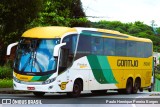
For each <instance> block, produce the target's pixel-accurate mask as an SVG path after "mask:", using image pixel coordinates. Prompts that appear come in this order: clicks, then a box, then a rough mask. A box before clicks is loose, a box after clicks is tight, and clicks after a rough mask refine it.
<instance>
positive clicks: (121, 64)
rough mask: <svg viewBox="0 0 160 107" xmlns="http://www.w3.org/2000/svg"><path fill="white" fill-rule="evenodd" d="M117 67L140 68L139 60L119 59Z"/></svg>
mask: <svg viewBox="0 0 160 107" xmlns="http://www.w3.org/2000/svg"><path fill="white" fill-rule="evenodd" d="M117 66H118V67H138V60H126V59H125V60H123V59H118V60H117Z"/></svg>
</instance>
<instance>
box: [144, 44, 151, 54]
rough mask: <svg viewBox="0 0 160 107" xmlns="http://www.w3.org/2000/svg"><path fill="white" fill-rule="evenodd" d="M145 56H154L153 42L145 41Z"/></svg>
mask: <svg viewBox="0 0 160 107" xmlns="http://www.w3.org/2000/svg"><path fill="white" fill-rule="evenodd" d="M144 49H145V52H144V57H150V56H152V44H151V43H144Z"/></svg>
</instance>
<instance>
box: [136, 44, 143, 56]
mask: <svg viewBox="0 0 160 107" xmlns="http://www.w3.org/2000/svg"><path fill="white" fill-rule="evenodd" d="M136 45H137V46H136V56H137V57H144V53H145V50H144V43H143V42H136Z"/></svg>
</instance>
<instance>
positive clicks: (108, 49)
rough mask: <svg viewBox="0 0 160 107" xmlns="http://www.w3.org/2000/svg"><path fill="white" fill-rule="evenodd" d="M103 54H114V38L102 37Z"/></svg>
mask: <svg viewBox="0 0 160 107" xmlns="http://www.w3.org/2000/svg"><path fill="white" fill-rule="evenodd" d="M104 55H105V56H114V55H115V39H109V38H104Z"/></svg>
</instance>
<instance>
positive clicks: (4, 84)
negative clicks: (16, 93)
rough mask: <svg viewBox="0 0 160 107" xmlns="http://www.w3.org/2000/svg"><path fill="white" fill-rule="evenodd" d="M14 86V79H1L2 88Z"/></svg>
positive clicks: (0, 85)
mask: <svg viewBox="0 0 160 107" xmlns="http://www.w3.org/2000/svg"><path fill="white" fill-rule="evenodd" d="M12 87H13V81H12V79H11V80H7V79H0V88H12Z"/></svg>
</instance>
